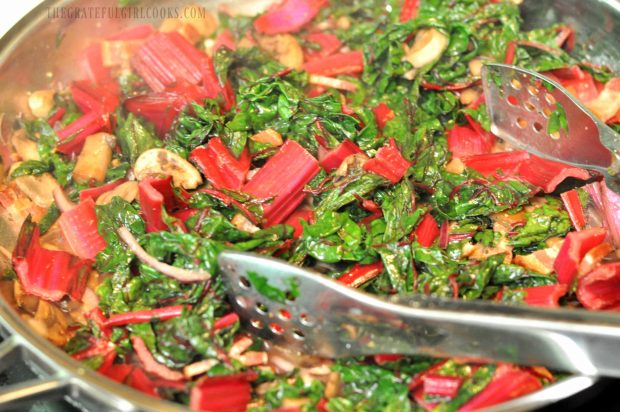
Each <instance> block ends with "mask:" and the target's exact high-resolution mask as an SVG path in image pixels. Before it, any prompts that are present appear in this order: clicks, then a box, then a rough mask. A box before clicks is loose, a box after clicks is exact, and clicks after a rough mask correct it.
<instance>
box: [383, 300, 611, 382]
mask: <svg viewBox="0 0 620 412" xmlns="http://www.w3.org/2000/svg"><path fill="white" fill-rule="evenodd" d="M392 303H398V305H395V306H398V309H396V308H393V309H395V310H394V311H395V312H396V313H398V316H399V317H400V318H401V320H402V322H403V325H407V326H409V327H413V328H414V329H416V330H418V335H419V334H420V332H422V333H423V336H425V337H431V339H426V342H424V339H423V340H422V341H421V342H420V343H422V344H423V345H424V349H426V348H428V350H429V351H430V352H432V353H436V354H439V353H441V355H442V356H449V355H460V356H465V357H474V358H481V359H485V360H503V361H508V362H513V363H518V364H524V365H545V366H547V367H550V368H553V369H558V370H563V371H571V372H579V373H582V374H585V375H604V376H615V377H619V376H620V359H618V357H617V356H615V353H616V351H617V350H618V347H619V346H620V317H618V316H616V315H611V314H606V313H592V312H587V311H585V310H566V309H537V308H531V307H519V306H506V305H498V304H492V303H486V302H464V301H443V300H442V301H440V300H438V299H424V298H423V297H422V299H420V297H415V298H404V299H403V298H401V299H398V300H393V301H392ZM439 305H441V307H439ZM405 341H406V342H415V340H410V339H409V338H408V339H406V340H405ZM413 349H416V348H415V347H414V348H413Z"/></svg>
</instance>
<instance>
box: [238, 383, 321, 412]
mask: <svg viewBox="0 0 620 412" xmlns="http://www.w3.org/2000/svg"><path fill="white" fill-rule="evenodd" d="M269 380H270V381H274V382H273V384H272V385H270V386H269V388H268V389H267V392H265V394H264V399H265V404H264V405H263V406H260V407H255V408H250V409H249V410H250V411H251V412H263V411H264V412H267V411H271V410H275V409H277V408H280V407H281V406H282V402H283V401H284V399H302V398H307V399H309V402H308V403H306V404H305V405H303V407H302V409H301V410H303V411H310V410H313V409H314V408H315V407H316V404H317V403H319V401H320V400H321V398H322V397H323V392H324V391H325V386H324V385H323V383H321V381H319V380H313V381H312V382H311V383H306V382H304V380H303V379H301V377H299V376H298V377H296V378H294V379H290V378H288V377H286V376H283V377H277V376H276V377H273V378H271V379H269Z"/></svg>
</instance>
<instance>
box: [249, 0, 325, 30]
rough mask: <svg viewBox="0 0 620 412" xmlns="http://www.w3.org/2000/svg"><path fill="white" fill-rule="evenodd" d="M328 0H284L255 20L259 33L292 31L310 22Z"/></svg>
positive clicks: (255, 26)
mask: <svg viewBox="0 0 620 412" xmlns="http://www.w3.org/2000/svg"><path fill="white" fill-rule="evenodd" d="M326 4H327V0H283V1H282V2H281V3H279V4H276V5H274V6H272V7H271V8H270V9H269V10H267V12H266V13H264V14H262V15H261V16H259V17H258V18H257V19H256V20H254V28H255V29H256V31H258V32H259V33H264V34H278V33H292V32H296V31H298V30H299V29H301V28H302V27H303V26H305V25H306V24H308V23H309V22H310V21H311V20H312V19H313V18H314V16H316V15H317V13H318V12H319V11H320V10H321V8H322V7H323V6H325V5H326Z"/></svg>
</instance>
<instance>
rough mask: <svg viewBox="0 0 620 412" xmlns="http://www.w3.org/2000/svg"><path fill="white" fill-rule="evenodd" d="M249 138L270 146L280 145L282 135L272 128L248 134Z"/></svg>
mask: <svg viewBox="0 0 620 412" xmlns="http://www.w3.org/2000/svg"><path fill="white" fill-rule="evenodd" d="M250 140H253V141H255V142H258V143H266V144H270V145H272V146H282V143H283V142H282V136H281V135H280V133H278V132H276V131H275V130H273V129H265V130H263V131H262V132H259V133H256V134H255V135H254V136H250Z"/></svg>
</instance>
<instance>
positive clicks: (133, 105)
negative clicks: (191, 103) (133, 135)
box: [124, 92, 187, 135]
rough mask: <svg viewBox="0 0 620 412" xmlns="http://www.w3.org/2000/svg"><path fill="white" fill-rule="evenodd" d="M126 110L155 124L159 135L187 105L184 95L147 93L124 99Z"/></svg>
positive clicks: (164, 131)
mask: <svg viewBox="0 0 620 412" xmlns="http://www.w3.org/2000/svg"><path fill="white" fill-rule="evenodd" d="M124 105H125V108H126V109H127V111H128V112H130V113H133V114H136V115H138V116H142V117H144V118H145V119H147V120H148V121H150V122H151V123H153V125H154V126H155V130H157V133H159V134H160V135H163V134H165V133H166V132H167V131H168V130H170V126H171V125H172V122H174V119H176V117H177V115H178V114H179V113H180V112H181V111H182V110H183V108H184V107H185V106H186V105H187V100H186V98H185V97H183V96H181V95H179V94H177V93H171V92H161V93H149V94H145V95H141V96H135V97H130V98H129V99H127V100H125V103H124Z"/></svg>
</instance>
